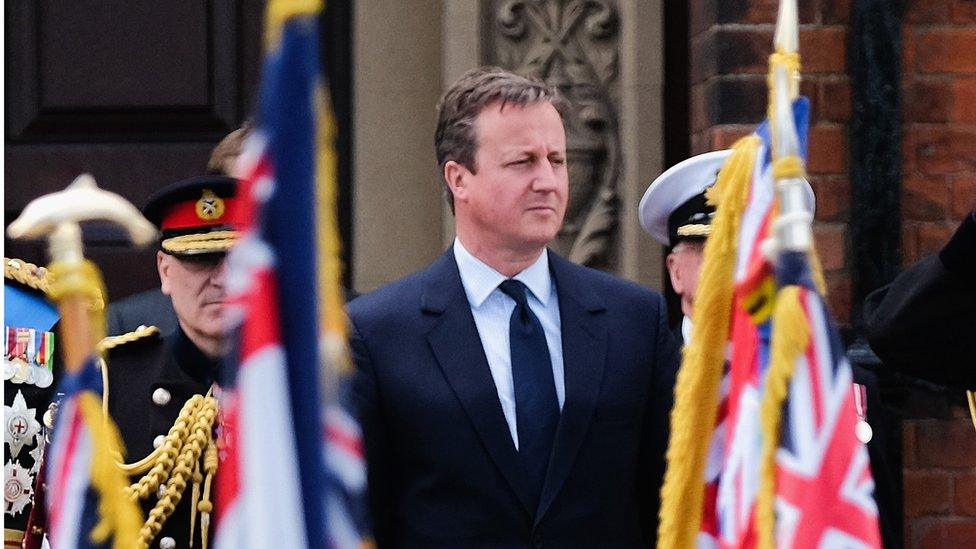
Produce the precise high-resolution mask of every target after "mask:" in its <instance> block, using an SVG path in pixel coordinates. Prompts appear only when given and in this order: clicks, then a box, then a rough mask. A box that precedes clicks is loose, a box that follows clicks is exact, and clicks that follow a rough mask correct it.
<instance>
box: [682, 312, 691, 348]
mask: <svg viewBox="0 0 976 549" xmlns="http://www.w3.org/2000/svg"><path fill="white" fill-rule="evenodd" d="M681 338H682V339H684V340H685V345H687V344H688V343H689V342H690V341H691V319H690V318H688V317H687V316H683V317H681Z"/></svg>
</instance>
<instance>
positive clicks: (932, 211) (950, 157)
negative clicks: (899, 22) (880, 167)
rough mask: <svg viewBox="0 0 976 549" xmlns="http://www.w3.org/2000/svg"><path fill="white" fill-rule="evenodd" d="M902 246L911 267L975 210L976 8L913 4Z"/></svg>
mask: <svg viewBox="0 0 976 549" xmlns="http://www.w3.org/2000/svg"><path fill="white" fill-rule="evenodd" d="M902 40H903V42H902V52H903V57H902V63H903V65H902V101H903V113H904V117H903V124H904V126H903V128H904V138H903V142H902V151H903V158H902V160H903V161H902V173H903V193H904V194H903V201H902V246H903V249H904V255H903V258H904V263H905V265H910V264H912V263H914V262H916V261H917V260H918V259H920V258H921V257H924V256H926V255H929V254H932V253H934V252H936V251H938V250H939V248H941V247H942V244H943V243H945V241H946V240H947V239H948V238H949V235H950V234H952V231H953V230H954V229H955V228H956V226H958V224H959V221H960V220H961V219H962V218H963V216H965V215H966V213H967V212H969V211H971V210H972V209H973V207H976V0H928V1H925V2H920V1H917V0H915V1H912V2H909V6H908V8H907V11H906V13H905V23H904V25H903V28H902Z"/></svg>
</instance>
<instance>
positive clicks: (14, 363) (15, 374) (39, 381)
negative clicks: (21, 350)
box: [3, 357, 54, 389]
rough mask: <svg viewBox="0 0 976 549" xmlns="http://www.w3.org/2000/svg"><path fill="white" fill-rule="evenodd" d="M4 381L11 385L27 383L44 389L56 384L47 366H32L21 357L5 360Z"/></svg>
mask: <svg viewBox="0 0 976 549" xmlns="http://www.w3.org/2000/svg"><path fill="white" fill-rule="evenodd" d="M3 380H4V381H10V382H11V383H17V384H21V383H26V384H28V385H36V386H38V387H40V388H42V389H45V388H47V387H50V386H51V383H53V382H54V373H52V372H51V370H50V369H49V368H48V367H47V366H39V365H37V364H31V363H29V362H27V361H26V360H24V359H23V358H21V357H14V358H4V359H3Z"/></svg>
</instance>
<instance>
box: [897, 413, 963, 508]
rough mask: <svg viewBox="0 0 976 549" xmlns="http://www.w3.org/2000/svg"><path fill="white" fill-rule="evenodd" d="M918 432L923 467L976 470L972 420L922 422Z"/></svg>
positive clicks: (919, 456)
mask: <svg viewBox="0 0 976 549" xmlns="http://www.w3.org/2000/svg"><path fill="white" fill-rule="evenodd" d="M916 429H917V430H916V439H917V441H918V463H919V465H921V466H923V467H945V468H955V467H963V468H971V467H976V436H973V422H972V421H971V420H968V419H950V420H937V419H931V420H919V422H918V425H917V426H916ZM906 493H907V490H906Z"/></svg>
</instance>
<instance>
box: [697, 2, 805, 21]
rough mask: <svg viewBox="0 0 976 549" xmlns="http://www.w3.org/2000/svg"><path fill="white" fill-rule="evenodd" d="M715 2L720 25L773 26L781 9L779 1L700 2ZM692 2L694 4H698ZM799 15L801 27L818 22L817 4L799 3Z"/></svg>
mask: <svg viewBox="0 0 976 549" xmlns="http://www.w3.org/2000/svg"><path fill="white" fill-rule="evenodd" d="M701 1H704V2H706V3H711V2H715V3H716V4H717V5H718V7H717V11H718V20H719V22H720V23H752V24H760V25H761V24H773V23H775V22H776V13H777V11H778V9H779V0H748V1H736V2H729V1H727V0H698V2H701ZM698 2H692V4H695V3H698ZM797 15H798V16H799V21H800V24H801V25H805V24H809V23H816V22H817V6H816V2H799V4H798V6H797Z"/></svg>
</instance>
